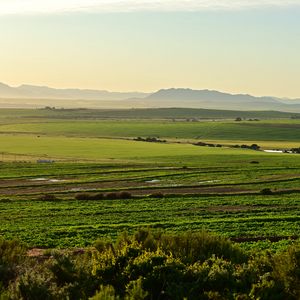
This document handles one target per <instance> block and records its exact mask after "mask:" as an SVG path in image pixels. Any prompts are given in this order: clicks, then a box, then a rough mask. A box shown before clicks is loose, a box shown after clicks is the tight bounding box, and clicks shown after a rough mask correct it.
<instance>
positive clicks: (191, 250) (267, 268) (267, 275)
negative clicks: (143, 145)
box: [0, 230, 300, 300]
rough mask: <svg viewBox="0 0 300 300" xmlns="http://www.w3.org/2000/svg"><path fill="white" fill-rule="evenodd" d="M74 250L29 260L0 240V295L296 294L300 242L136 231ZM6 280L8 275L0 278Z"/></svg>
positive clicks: (299, 289) (279, 296) (295, 296)
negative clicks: (277, 244) (268, 248)
mask: <svg viewBox="0 0 300 300" xmlns="http://www.w3.org/2000/svg"><path fill="white" fill-rule="evenodd" d="M95 247H96V248H91V249H85V251H81V252H78V251H77V253H72V252H71V251H67V250H65V251H62V252H54V253H53V254H52V256H51V255H49V256H42V257H40V256H39V257H27V256H24V248H23V247H22V246H20V244H19V243H16V242H5V241H2V242H1V247H0V269H1V270H3V266H5V267H6V270H12V272H8V273H1V275H2V274H8V275H9V276H6V277H3V276H1V289H0V299H1V300H4V299H28V300H29V299H43V300H44V299H45V300H46V299H70V300H71V299H74V300H75V299H92V300H98V299H126V300H129V299H136V300H138V299H215V300H217V299H236V300H238V299H239V300H243V299H261V300H263V299H266V300H267V299H284V300H286V299H291V300H292V299H299V298H300V246H299V244H296V245H294V246H291V247H290V248H288V249H287V250H285V251H283V252H280V253H276V254H271V253H269V252H257V253H252V254H249V253H245V252H243V251H242V250H241V249H240V248H239V247H237V246H236V245H235V244H232V243H231V242H230V241H228V240H226V239H224V238H221V237H218V236H215V235H211V234H208V233H206V232H199V233H191V232H188V233H185V234H180V235H167V234H164V233H161V232H160V233H159V232H152V231H150V230H139V231H137V232H136V234H135V235H134V236H128V235H126V234H123V235H122V236H120V237H119V239H118V241H117V242H116V243H107V242H104V241H97V243H96V244H95ZM3 278H5V280H3Z"/></svg>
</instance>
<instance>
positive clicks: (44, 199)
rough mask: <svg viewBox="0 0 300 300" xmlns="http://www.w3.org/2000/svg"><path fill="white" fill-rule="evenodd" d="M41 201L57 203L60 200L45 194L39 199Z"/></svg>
mask: <svg viewBox="0 0 300 300" xmlns="http://www.w3.org/2000/svg"><path fill="white" fill-rule="evenodd" d="M39 200H41V201H57V200H59V199H58V198H57V197H56V196H55V195H52V194H44V195H41V196H40V197H39Z"/></svg>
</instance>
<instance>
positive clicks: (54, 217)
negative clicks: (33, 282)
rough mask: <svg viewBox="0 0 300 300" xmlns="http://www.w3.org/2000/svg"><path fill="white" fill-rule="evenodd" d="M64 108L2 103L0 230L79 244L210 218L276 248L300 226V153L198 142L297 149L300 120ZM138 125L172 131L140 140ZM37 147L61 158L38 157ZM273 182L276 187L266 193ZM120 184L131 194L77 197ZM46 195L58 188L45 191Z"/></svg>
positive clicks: (37, 240) (31, 239) (35, 240)
mask: <svg viewBox="0 0 300 300" xmlns="http://www.w3.org/2000/svg"><path fill="white" fill-rule="evenodd" d="M55 113H56V112H53V111H50V112H49V111H48V110H36V111H35V110H29V111H26V110H16V111H14V110H1V115H0V132H1V134H0V160H2V161H3V162H2V163H1V164H0V171H1V172H0V220H1V223H0V235H1V236H3V237H5V238H10V237H14V238H15V237H17V238H20V239H21V240H23V241H25V242H26V243H28V244H29V245H30V246H31V247H82V246H86V245H89V244H91V243H92V242H93V241H94V240H96V239H97V238H98V237H105V238H108V239H109V238H114V237H116V236H117V235H118V234H119V233H120V232H122V231H124V230H127V231H130V232H132V231H134V230H136V229H137V228H140V227H153V228H156V229H158V230H159V229H162V230H166V231H170V232H184V231H187V230H193V231H198V230H201V229H206V230H211V231H214V232H217V233H219V234H221V235H225V236H228V237H231V238H232V239H236V240H240V241H243V240H244V241H247V240H248V241H249V239H250V240H251V239H252V240H253V241H255V240H257V241H258V242H257V243H254V244H252V243H251V244H249V243H245V244H244V246H245V247H250V246H253V245H254V246H255V247H269V248H280V247H282V246H285V245H286V244H289V243H291V242H292V241H291V240H289V239H288V238H289V237H292V238H296V237H298V235H299V229H300V214H299V211H300V209H299V208H300V197H299V193H300V188H299V183H300V155H296V154H295V155H292V154H272V153H264V152H262V151H253V150H245V149H233V148H227V147H221V148H216V147H213V148H211V147H197V146H194V145H192V144H191V143H190V142H194V141H195V140H198V141H199V140H201V141H208V140H213V141H214V142H215V143H222V144H226V143H228V144H242V143H246V144H251V143H254V142H256V143H258V144H260V145H263V146H265V147H266V148H270V147H271V148H272V147H278V148H292V147H296V146H299V140H300V121H299V120H291V119H280V120H274V119H268V120H267V119H264V120H261V121H257V122H255V121H242V122H235V121H233V120H231V121H230V120H223V121H222V120H219V121H215V122H213V121H201V122H187V121H183V120H180V121H176V122H173V121H172V120H158V119H155V120H152V121H149V120H146V119H143V120H129V119H128V118H125V119H118V120H116V119H111V120H104V119H102V118H98V117H97V116H96V115H97V114H96V112H94V111H86V110H83V112H82V114H81V115H80V113H79V112H78V111H77V110H76V111H75V112H74V114H73V115H72V111H71V112H70V111H66V112H63V113H64V118H62V116H61V115H60V112H59V113H57V114H56V115H55ZM122 113H123V114H125V113H124V111H123V112H122ZM177 113H178V112H177ZM145 114H146V113H145ZM183 115H184V112H183ZM87 116H88V117H87ZM91 116H93V117H92V118H91ZM137 136H142V137H148V136H159V137H160V138H164V139H167V141H168V142H167V143H148V142H137V141H133V138H135V137H137ZM189 141H190V142H189ZM39 158H49V159H55V160H56V162H55V163H53V164H51V163H49V164H48V163H45V164H39V163H36V162H35V160H36V159H39ZM5 161H10V162H5ZM265 188H268V189H270V190H271V192H272V193H271V195H264V194H262V192H261V191H262V190H263V189H265ZM120 191H127V192H129V193H130V194H131V195H132V198H131V199H123V200H121V199H119V200H108V199H106V200H76V199H75V197H76V195H78V194H81V193H89V194H91V195H94V194H96V193H102V194H106V193H109V192H120ZM158 193H160V196H161V197H160V198H157V197H154V196H155V195H157V194H158ZM44 194H50V195H54V196H55V197H56V199H55V200H54V201H53V200H52V201H46V200H41V195H44ZM268 239H271V240H272V241H273V242H274V241H276V243H272V244H271V243H270V242H268V241H267V240H268ZM265 240H266V241H265Z"/></svg>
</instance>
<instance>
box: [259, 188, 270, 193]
mask: <svg viewBox="0 0 300 300" xmlns="http://www.w3.org/2000/svg"><path fill="white" fill-rule="evenodd" d="M260 193H261V194H262V195H272V194H273V192H272V190H271V189H269V188H265V189H262V190H261V191H260Z"/></svg>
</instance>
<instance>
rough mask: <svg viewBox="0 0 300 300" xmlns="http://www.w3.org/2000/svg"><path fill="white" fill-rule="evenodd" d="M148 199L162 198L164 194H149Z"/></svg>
mask: <svg viewBox="0 0 300 300" xmlns="http://www.w3.org/2000/svg"><path fill="white" fill-rule="evenodd" d="M150 197H152V198H163V197H164V194H163V193H161V192H157V193H153V194H151V195H150Z"/></svg>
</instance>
